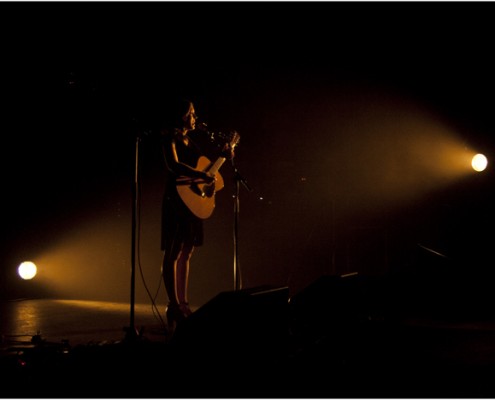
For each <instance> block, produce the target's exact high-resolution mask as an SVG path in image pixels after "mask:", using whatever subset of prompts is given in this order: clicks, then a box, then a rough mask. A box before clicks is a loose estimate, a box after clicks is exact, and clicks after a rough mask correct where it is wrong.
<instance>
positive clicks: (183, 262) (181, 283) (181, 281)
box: [176, 245, 194, 304]
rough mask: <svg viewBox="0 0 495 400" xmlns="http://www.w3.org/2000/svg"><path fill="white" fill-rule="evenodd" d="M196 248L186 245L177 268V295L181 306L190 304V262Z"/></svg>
mask: <svg viewBox="0 0 495 400" xmlns="http://www.w3.org/2000/svg"><path fill="white" fill-rule="evenodd" d="M193 251H194V246H191V245H184V246H183V247H182V251H181V253H180V255H179V259H178V260H177V266H176V295H177V300H178V301H179V304H188V303H189V301H188V289H189V262H190V260H191V256H192V253H193Z"/></svg>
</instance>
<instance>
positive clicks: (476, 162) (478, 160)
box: [471, 154, 488, 172]
mask: <svg viewBox="0 0 495 400" xmlns="http://www.w3.org/2000/svg"><path fill="white" fill-rule="evenodd" d="M487 165H488V160H487V159H486V157H485V156H484V155H483V154H476V155H475V156H474V157H473V159H472V161H471V166H472V167H473V169H474V170H475V171H478V172H480V171H484V170H485V168H486V166H487Z"/></svg>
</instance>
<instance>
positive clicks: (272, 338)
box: [171, 286, 289, 357]
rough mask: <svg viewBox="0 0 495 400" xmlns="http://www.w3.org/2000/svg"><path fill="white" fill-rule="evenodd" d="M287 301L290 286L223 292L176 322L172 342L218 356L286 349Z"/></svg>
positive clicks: (255, 353)
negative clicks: (184, 318) (179, 321)
mask: <svg viewBox="0 0 495 400" xmlns="http://www.w3.org/2000/svg"><path fill="white" fill-rule="evenodd" d="M288 301H289V289H288V287H278V288H273V287H268V286H261V287H255V288H250V289H242V290H235V291H227V292H221V293H219V294H218V295H217V296H215V297H214V298H213V299H212V300H210V301H209V302H207V303H206V304H205V305H203V306H202V307H200V308H199V309H198V310H196V311H195V312H193V314H192V315H190V316H189V317H188V318H187V319H186V320H185V321H183V322H181V323H180V324H179V325H178V326H177V328H176V330H175V332H174V334H173V337H172V339H171V344H172V345H174V346H175V347H176V348H179V349H182V350H187V351H192V352H195V354H203V355H204V354H205V352H206V353H209V354H213V355H215V356H227V355H229V354H230V355H233V356H234V355H235V356H238V355H240V354H242V356H243V357H246V356H251V357H257V356H259V354H260V353H263V354H265V355H266V352H271V353H274V352H281V351H285V350H286V349H285V345H286V344H287V343H288V337H289V323H288Z"/></svg>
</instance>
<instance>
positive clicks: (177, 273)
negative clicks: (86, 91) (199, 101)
mask: <svg viewBox="0 0 495 400" xmlns="http://www.w3.org/2000/svg"><path fill="white" fill-rule="evenodd" d="M168 116H169V121H168V122H166V123H165V127H164V128H163V129H162V131H161V141H162V146H163V155H164V159H165V165H166V172H167V180H166V185H165V194H164V197H163V205H162V207H163V208H162V239H161V248H162V250H163V252H164V253H163V263H162V275H163V281H164V283H165V290H166V292H167V296H168V301H169V302H168V305H167V311H166V317H167V324H168V326H169V329H171V330H174V329H175V326H176V324H177V323H179V322H181V321H183V320H184V319H185V318H187V317H188V316H189V315H190V314H191V309H190V308H189V302H188V280H189V262H190V260H191V256H192V254H193V251H194V248H195V247H197V246H201V245H202V244H203V220H202V219H200V218H198V217H197V216H195V215H194V214H193V213H192V212H191V211H190V210H189V209H188V208H187V207H186V206H185V204H184V203H183V201H182V199H181V197H180V196H179V193H178V190H177V184H178V178H181V179H184V178H186V179H187V178H190V179H193V180H196V181H198V180H199V182H202V183H206V184H208V183H212V182H214V180H215V176H214V174H211V173H209V172H203V171H201V170H196V169H195V168H196V166H197V163H198V160H199V158H200V156H201V155H202V153H201V151H200V149H199V147H198V146H197V145H196V144H195V143H194V142H193V141H192V140H191V138H190V137H189V136H188V132H190V131H192V130H194V129H195V125H196V119H197V117H196V113H195V110H194V105H193V103H192V102H191V101H189V100H181V101H179V102H177V103H176V104H174V105H172V106H170V107H169V109H168Z"/></svg>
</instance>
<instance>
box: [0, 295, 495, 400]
mask: <svg viewBox="0 0 495 400" xmlns="http://www.w3.org/2000/svg"><path fill="white" fill-rule="evenodd" d="M240 306H241V304H237V307H238V308H239V316H238V318H236V317H235V316H234V315H227V316H225V318H224V320H225V321H223V322H221V323H220V326H219V327H217V328H215V326H216V325H218V323H219V320H217V319H215V318H217V317H216V314H215V312H211V310H213V311H215V310H216V309H220V310H221V313H223V312H224V311H223V310H225V307H223V308H222V304H220V305H218V304H215V303H212V304H210V308H209V309H208V308H207V311H209V312H207V313H205V312H204V310H203V309H201V308H200V309H199V310H195V313H194V314H193V316H194V317H195V318H192V319H191V321H192V324H190V325H189V326H185V325H184V328H185V330H184V331H182V333H181V336H179V338H180V340H175V341H174V340H173V338H172V336H171V335H169V334H167V329H166V325H164V323H163V321H161V320H160V318H159V317H158V316H157V315H156V313H154V312H153V309H152V308H151V305H147V304H136V305H135V306H134V327H135V331H134V332H135V335H133V334H131V335H129V329H128V328H129V327H130V325H131V324H130V305H129V304H125V303H111V302H100V301H86V300H84V301H83V300H62V299H60V300H56V299H23V300H22V299H21V300H16V301H4V302H2V303H0V312H1V335H2V336H1V338H2V340H1V347H0V349H1V354H0V355H1V357H0V361H1V362H0V373H1V376H2V378H3V379H2V380H3V382H2V385H3V393H4V395H3V397H12V398H18V397H22V398H26V397H27V398H33V397H64V398H74V397H86V398H88V397H89V398H94V397H99V398H108V397H137V398H143V397H158V398H183V397H187V398H198V397H199V398H203V397H229V398H240V397H242V398H245V397H250V398H253V397H256V398H257V397H264V398H273V397H286V398H287V397H289V398H290V397H303V398H308V397H323V398H335V397H338V398H342V397H344V398H345V397H352V398H362V397H365V398H366V397H394V398H404V397H416V398H422V397H429V398H435V397H468V398H475V397H495V387H493V385H492V382H493V376H494V374H495V321H494V320H491V319H484V320H463V321H461V320H458V321H453V320H450V321H447V320H441V319H431V318H422V317H418V316H415V317H408V318H401V319H393V320H392V321H387V320H383V319H382V318H376V319H373V318H369V317H368V319H367V320H362V319H361V317H359V318H349V317H352V316H350V315H344V316H342V315H341V316H340V317H339V319H338V320H337V319H335V318H336V317H335V315H334V314H332V313H330V312H329V314H328V315H327V317H328V318H326V317H325V315H326V313H324V312H323V314H321V316H320V318H319V320H315V319H314V318H313V316H311V315H310V314H308V313H305V314H304V315H303V316H302V317H301V319H300V320H297V318H296V316H294V315H292V314H290V313H289V314H288V317H289V318H288V320H289V324H288V330H287V336H285V335H284V334H283V332H284V330H279V329H278V327H277V325H276V324H273V325H272V326H271V330H269V329H267V324H268V325H270V323H269V321H268V319H264V320H263V318H264V317H263V316H261V317H262V319H261V320H257V321H255V320H249V321H247V320H246V319H251V318H252V315H251V314H249V313H247V312H246V310H243V309H242V307H240ZM202 310H203V311H202ZM161 311H162V314H163V311H164V306H162V307H161ZM221 313H220V315H221ZM273 317H274V318H275V317H276V316H273ZM209 318H211V320H208V319H209ZM294 319H296V321H294ZM259 322H261V324H260V325H256V324H257V323H259ZM279 322H280V321H279ZM279 322H277V324H278V323H279ZM178 332H179V331H178ZM280 332H282V335H281V336H280V337H278V336H275V335H278V334H279V333H280ZM282 345H283V346H282ZM282 348H283V349H285V350H286V351H285V350H284V351H283V352H281V351H280V349H282Z"/></svg>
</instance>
